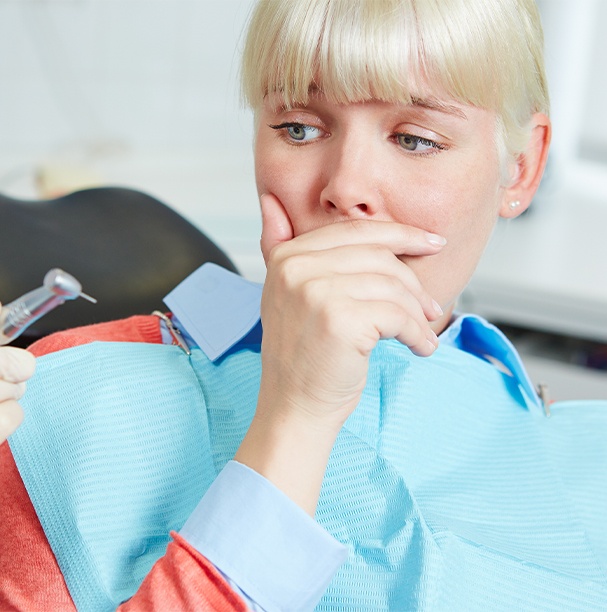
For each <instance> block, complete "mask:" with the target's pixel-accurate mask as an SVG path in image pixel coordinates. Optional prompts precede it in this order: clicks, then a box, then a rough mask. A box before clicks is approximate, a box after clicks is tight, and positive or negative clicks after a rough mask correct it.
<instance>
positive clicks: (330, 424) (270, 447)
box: [234, 405, 342, 516]
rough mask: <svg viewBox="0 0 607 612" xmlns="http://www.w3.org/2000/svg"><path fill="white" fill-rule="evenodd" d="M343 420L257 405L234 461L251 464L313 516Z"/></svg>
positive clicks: (252, 467) (251, 466)
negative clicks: (275, 409)
mask: <svg viewBox="0 0 607 612" xmlns="http://www.w3.org/2000/svg"><path fill="white" fill-rule="evenodd" d="M341 426H342V422H340V421H339V420H336V419H330V418H320V417H310V416H309V415H302V414H301V413H298V412H297V411H291V412H288V411H286V413H285V412H279V411H274V410H269V409H267V407H265V406H263V405H260V406H259V407H258V410H257V413H256V415H255V417H254V419H253V421H252V423H251V426H250V428H249V431H248V432H247V434H246V436H245V438H244V440H243V442H242V444H241V446H240V448H239V449H238V451H237V453H236V456H235V457H234V458H235V459H236V461H238V462H240V463H242V464H244V465H246V466H248V467H250V468H251V469H253V470H255V471H256V472H258V473H259V474H261V475H262V476H264V477H265V478H267V479H268V480H269V481H270V482H271V483H272V484H273V485H274V486H276V487H277V488H278V489H280V490H281V491H282V492H283V493H285V494H286V495H287V496H288V497H289V498H291V499H292V500H293V501H294V502H295V503H296V504H297V505H299V506H300V507H301V508H302V509H303V510H304V511H306V512H307V513H308V514H310V515H311V516H314V513H315V511H316V504H317V502H318V497H319V495H320V489H321V486H322V481H323V478H324V474H325V470H326V467H327V463H328V461H329V456H330V454H331V450H332V448H333V445H334V443H335V439H336V438H337V435H338V433H339V431H340V429H341Z"/></svg>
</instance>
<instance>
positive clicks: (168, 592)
mask: <svg viewBox="0 0 607 612" xmlns="http://www.w3.org/2000/svg"><path fill="white" fill-rule="evenodd" d="M95 340H101V341H109V342H111V341H117V342H151V343H160V342H161V334H160V328H159V321H158V318H157V317H153V316H137V317H131V318H130V319H125V320H122V321H116V322H111V323H100V324H97V325H91V326H88V327H83V328H77V329H73V330H68V331H65V332H60V333H58V334H53V335H52V336H48V337H47V338H43V339H42V340H39V341H38V342H36V343H35V344H34V345H32V347H30V350H31V352H32V353H33V354H34V355H36V356H41V355H46V354H48V353H52V352H54V351H58V350H61V349H66V348H69V347H73V346H77V345H81V344H86V343H88V342H93V341H95ZM0 525H1V526H2V533H1V534H0V577H1V580H0V610H28V612H37V611H42V610H51V609H52V610H61V611H62V612H63V611H68V610H69V611H72V610H75V607H74V604H73V602H72V599H71V597H70V594H69V591H68V590H67V586H66V584H65V581H64V580H63V576H62V574H61V571H60V569H59V566H58V565H57V562H56V560H55V557H54V556H53V553H52V550H51V548H50V546H49V544H48V541H47V539H46V536H45V535H44V531H43V529H42V526H41V525H40V522H39V521H38V517H37V515H36V511H35V510H34V507H33V506H32V503H31V501H30V499H29V496H28V494H27V491H26V490H25V486H24V485H23V481H22V480H21V477H20V475H19V472H18V470H17V467H16V465H15V461H14V459H13V456H12V453H11V452H10V448H9V445H8V443H6V442H5V443H3V444H0ZM119 609H120V610H121V611H122V612H126V611H129V612H133V611H137V610H142V611H143V610H145V611H146V612H147V611H150V612H153V611H155V610H203V611H214V612H215V611H217V612H240V611H241V610H242V611H245V610H247V607H246V606H245V604H244V603H243V602H242V600H241V599H240V598H239V597H238V596H237V595H236V594H235V593H234V592H233V591H232V590H231V589H230V587H229V585H228V583H227V582H226V581H225V580H224V579H223V577H222V576H221V575H220V574H219V573H218V572H217V570H216V569H215V567H214V566H213V565H212V564H211V563H210V562H209V561H207V559H205V557H203V556H202V555H201V554H200V553H199V552H198V551H197V550H196V549H194V548H193V547H191V546H190V545H189V544H188V543H187V542H186V541H185V540H184V539H183V538H181V537H180V536H179V535H177V534H173V541H172V542H170V543H169V545H168V548H167V551H166V554H165V555H164V556H163V557H162V558H161V559H159V560H158V561H157V562H156V564H155V565H154V566H153V568H152V570H151V571H150V573H149V574H148V576H147V577H146V579H145V580H144V582H143V583H142V585H141V587H140V588H139V590H138V591H137V593H136V594H135V595H134V596H133V597H132V598H131V599H130V600H129V601H128V602H126V603H124V604H122V606H121V607H120V608H119Z"/></svg>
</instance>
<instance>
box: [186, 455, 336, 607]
mask: <svg viewBox="0 0 607 612" xmlns="http://www.w3.org/2000/svg"><path fill="white" fill-rule="evenodd" d="M180 535H181V536H182V537H184V538H185V539H186V540H187V541H188V542H189V543H190V544H192V546H194V547H195V548H196V549H197V550H198V551H199V552H200V553H201V554H203V555H204V556H205V557H206V558H207V559H208V560H209V561H210V562H211V563H213V564H214V565H215V567H217V569H218V570H219V571H221V572H222V573H223V574H224V575H225V576H226V577H227V578H228V580H229V581H230V582H231V583H232V584H235V585H236V586H237V587H238V588H239V589H240V590H241V591H242V592H243V593H244V594H245V595H246V597H247V598H248V599H250V600H252V601H253V602H255V603H256V604H257V605H258V606H259V607H261V608H262V609H264V610H267V611H268V612H274V611H279V610H280V611H282V610H285V611H287V610H288V611H289V612H295V611H303V610H313V609H314V607H315V606H316V604H317V603H318V601H319V600H320V598H321V597H322V595H323V594H324V592H325V590H326V588H327V586H328V585H329V583H330V582H331V580H332V579H333V576H334V575H335V573H336V572H337V570H338V569H339V567H340V565H341V564H342V563H343V562H344V561H345V560H346V557H347V548H346V547H345V546H343V545H342V544H340V543H339V542H338V541H337V540H335V539H334V538H333V537H332V536H330V535H329V534H328V533H327V532H326V531H325V530H324V529H323V528H322V527H320V525H318V523H316V521H314V520H313V519H312V518H311V517H310V516H308V515H307V514H306V513H305V512H304V511H303V510H302V509H301V508H300V507H299V506H297V505H296V504H295V503H294V502H293V501H291V500H290V499H289V498H288V497H287V496H286V495H285V494H284V493H282V491H280V490H279V489H277V488H276V487H275V486H274V485H273V484H272V483H270V481H268V480H267V479H265V478H264V477H263V476H261V475H260V474H258V473H257V472H255V471H253V470H251V469H250V468H248V467H247V466H245V465H242V464H240V463H238V462H236V461H230V462H229V463H228V464H227V465H226V466H225V468H224V469H223V470H222V472H221V473H220V474H219V476H218V477H217V479H216V480H215V482H214V483H213V484H212V485H211V487H210V488H209V490H208V491H207V493H206V494H205V496H204V497H203V498H202V500H201V501H200V503H199V504H198V506H197V507H196V509H195V510H194V512H193V513H192V515H191V516H190V518H189V519H188V520H187V521H186V524H185V525H184V526H183V529H182V530H181V532H180Z"/></svg>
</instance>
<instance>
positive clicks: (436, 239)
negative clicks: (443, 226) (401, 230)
mask: <svg viewBox="0 0 607 612" xmlns="http://www.w3.org/2000/svg"><path fill="white" fill-rule="evenodd" d="M426 239H427V240H428V242H429V243H430V244H432V245H434V246H439V247H442V246H445V245H446V244H447V239H446V238H443V237H442V236H439V235H438V234H431V233H430V232H426Z"/></svg>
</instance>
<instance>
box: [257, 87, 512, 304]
mask: <svg viewBox="0 0 607 612" xmlns="http://www.w3.org/2000/svg"><path fill="white" fill-rule="evenodd" d="M495 126H496V118H495V114H494V113H492V112H490V111H487V110H482V109H479V108H476V107H472V106H465V105H462V104H459V103H456V102H453V101H450V100H441V99H437V98H435V97H426V98H424V97H420V98H419V99H417V100H416V101H415V103H414V104H412V105H403V104H393V103H387V102H378V101H370V102H364V103H355V104H345V105H337V104H334V103H331V102H329V101H328V100H327V99H326V98H325V97H324V96H323V95H322V94H320V93H314V94H312V95H311V97H310V100H309V102H308V103H307V104H306V105H305V106H295V107H293V108H292V109H289V110H287V109H286V108H285V107H284V106H283V105H282V104H281V100H280V98H279V97H278V96H276V97H272V96H268V97H267V98H266V100H265V103H264V106H263V108H262V109H261V110H260V112H259V116H258V128H257V138H256V147H255V159H256V163H255V166H256V178H257V187H258V192H259V193H260V194H263V193H272V194H273V195H274V196H276V197H277V198H278V199H279V200H280V202H281V203H282V205H283V206H284V208H285V210H286V212H287V214H288V216H289V218H290V220H291V224H292V226H293V231H294V234H295V236H298V235H300V234H303V233H305V232H309V231H311V230H314V229H316V228H318V227H321V226H324V225H327V224H329V223H335V222H338V221H344V220H346V219H355V218H366V219H376V220H380V221H397V222H400V223H404V224H408V225H412V226H415V227H418V228H421V229H424V230H427V231H430V232H433V233H436V234H440V235H442V236H444V237H445V238H446V239H447V245H446V246H445V247H444V249H443V250H442V251H441V252H440V254H438V255H433V256H431V257H409V258H407V257H403V258H402V259H403V261H405V262H406V263H407V264H408V265H409V266H410V267H411V268H412V269H413V271H414V272H415V273H416V274H417V277H418V278H419V280H420V281H421V283H422V285H423V286H424V287H425V289H426V290H427V291H428V292H429V293H430V295H431V296H432V297H434V298H435V299H436V300H437V301H438V302H439V303H440V304H441V306H443V308H448V307H449V306H450V305H452V303H453V302H454V300H455V299H456V298H457V296H458V295H459V293H460V292H461V291H462V290H463V288H464V287H465V285H466V283H467V282H468V280H469V278H470V276H471V274H472V272H473V270H474V268H475V266H476V264H477V262H478V259H479V257H480V255H481V253H482V251H483V249H484V246H485V244H486V242H487V240H488V238H489V236H490V233H491V230H492V228H493V226H494V223H495V221H496V218H497V216H498V215H499V213H500V211H501V210H504V207H505V203H504V202H503V200H504V197H505V196H504V190H503V189H502V188H501V187H500V160H499V159H498V154H497V148H496V146H495ZM265 255H267V254H265Z"/></svg>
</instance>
